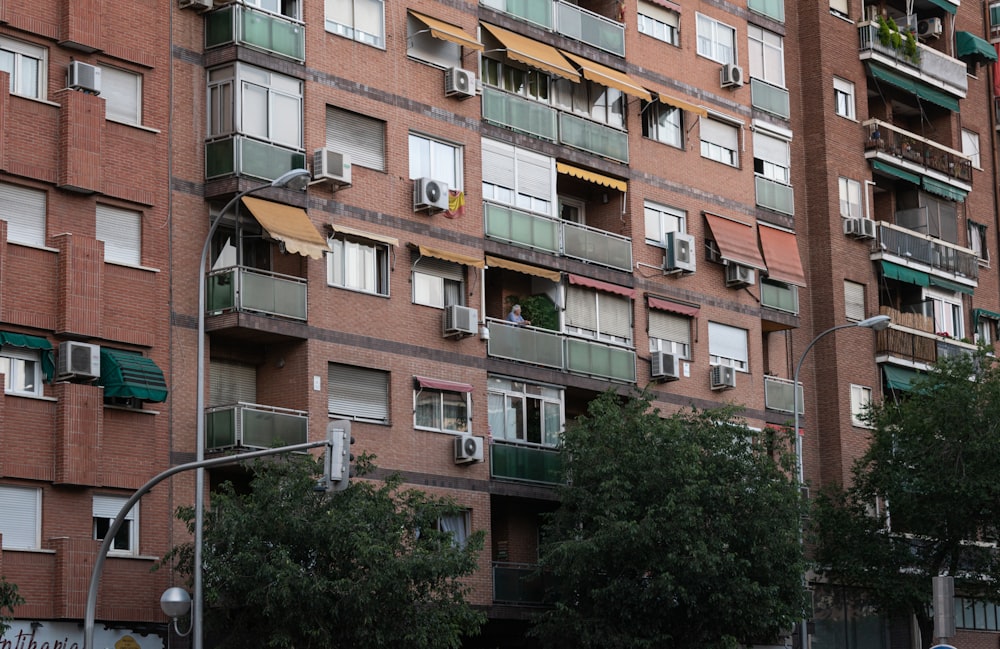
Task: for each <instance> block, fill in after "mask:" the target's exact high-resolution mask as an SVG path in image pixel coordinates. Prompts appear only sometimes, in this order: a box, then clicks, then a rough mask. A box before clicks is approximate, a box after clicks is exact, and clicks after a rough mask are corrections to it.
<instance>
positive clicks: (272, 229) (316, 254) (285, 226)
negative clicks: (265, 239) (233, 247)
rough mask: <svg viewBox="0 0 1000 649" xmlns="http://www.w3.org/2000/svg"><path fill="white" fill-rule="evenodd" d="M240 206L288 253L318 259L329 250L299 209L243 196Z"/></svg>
mask: <svg viewBox="0 0 1000 649" xmlns="http://www.w3.org/2000/svg"><path fill="white" fill-rule="evenodd" d="M243 204H244V205H246V206H247V209H248V210H250V213H251V214H253V217H254V218H255V219H257V222H258V223H260V225H261V227H262V228H264V229H265V230H267V233H268V234H269V235H271V236H272V237H273V238H275V239H277V240H278V241H280V242H282V243H283V244H285V250H287V251H288V252H294V253H298V254H300V255H302V256H303V257H312V258H313V259H322V258H323V253H324V252H329V251H330V246H329V245H327V243H326V238H325V237H324V236H323V235H322V234H320V233H319V230H317V229H316V226H315V225H313V223H312V221H310V220H309V215H308V214H306V211H305V210H304V209H302V208H301V207H295V206H294V205H285V204H283V203H274V202H272V201H265V200H264V199H262V198H253V197H252V196H244V197H243Z"/></svg>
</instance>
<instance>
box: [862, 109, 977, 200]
mask: <svg viewBox="0 0 1000 649" xmlns="http://www.w3.org/2000/svg"><path fill="white" fill-rule="evenodd" d="M862 127H863V128H864V130H865V134H864V137H865V157H866V158H869V159H876V160H884V161H886V162H888V163H889V164H891V165H893V166H895V167H898V168H900V169H903V170H904V171H907V170H909V171H912V172H913V173H915V174H918V175H923V176H928V177H930V178H932V179H935V180H939V181H941V182H945V183H949V184H951V185H953V186H954V187H955V188H956V189H957V190H958V191H959V192H969V191H971V190H972V160H970V159H969V157H968V156H966V155H964V154H963V153H962V152H961V151H956V150H955V149H950V148H948V147H946V146H943V145H941V144H938V143H937V142H934V141H932V140H928V139H927V138H924V137H921V136H919V135H917V134H916V133H912V132H910V131H907V130H904V129H901V128H898V127H896V126H893V125H892V124H890V123H889V122H883V121H882V120H878V119H870V120H868V121H867V122H864V123H863V124H862Z"/></svg>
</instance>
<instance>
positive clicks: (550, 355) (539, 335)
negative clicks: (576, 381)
mask: <svg viewBox="0 0 1000 649" xmlns="http://www.w3.org/2000/svg"><path fill="white" fill-rule="evenodd" d="M489 330H490V339H489V342H488V343H487V346H486V353H487V355H489V356H491V357H493V358H505V359H508V360H513V361H522V362H524V363H533V364H535V365H544V366H546V367H554V368H556V369H559V370H561V369H563V368H564V363H563V344H562V335H561V334H558V333H555V332H551V331H544V330H539V329H533V328H529V327H515V326H512V325H510V324H506V323H505V322H504V321H502V320H492V321H490V323H489Z"/></svg>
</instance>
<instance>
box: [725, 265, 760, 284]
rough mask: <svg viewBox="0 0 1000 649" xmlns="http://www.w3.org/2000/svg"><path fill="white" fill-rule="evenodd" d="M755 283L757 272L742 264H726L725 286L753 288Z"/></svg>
mask: <svg viewBox="0 0 1000 649" xmlns="http://www.w3.org/2000/svg"><path fill="white" fill-rule="evenodd" d="M756 282H757V271H756V269H754V268H751V267H750V266H744V265H743V264H734V263H732V262H730V263H729V264H726V286H729V287H737V288H738V287H740V286H753V285H754V284H755V283H756Z"/></svg>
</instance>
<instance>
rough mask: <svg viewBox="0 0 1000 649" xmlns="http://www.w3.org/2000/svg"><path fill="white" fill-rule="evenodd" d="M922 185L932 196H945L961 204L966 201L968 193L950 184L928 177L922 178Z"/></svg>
mask: <svg viewBox="0 0 1000 649" xmlns="http://www.w3.org/2000/svg"><path fill="white" fill-rule="evenodd" d="M921 180H922V181H923V182H922V183H921V184H922V185H923V186H924V189H926V190H927V191H929V192H931V193H932V194H937V195H938V196H943V197H944V198H947V199H948V200H951V201H958V202H959V203H961V202H963V201H965V197H966V196H967V192H965V191H963V190H961V189H958V188H957V187H952V186H951V185H949V184H948V183H943V182H941V181H940V180H934V179H933V178H928V177H927V176H922V177H921Z"/></svg>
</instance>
